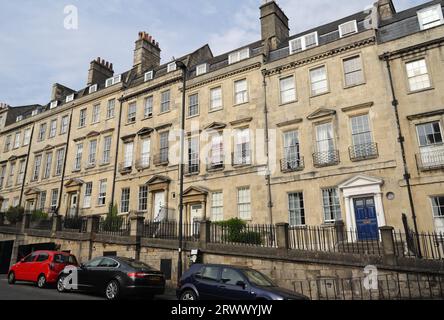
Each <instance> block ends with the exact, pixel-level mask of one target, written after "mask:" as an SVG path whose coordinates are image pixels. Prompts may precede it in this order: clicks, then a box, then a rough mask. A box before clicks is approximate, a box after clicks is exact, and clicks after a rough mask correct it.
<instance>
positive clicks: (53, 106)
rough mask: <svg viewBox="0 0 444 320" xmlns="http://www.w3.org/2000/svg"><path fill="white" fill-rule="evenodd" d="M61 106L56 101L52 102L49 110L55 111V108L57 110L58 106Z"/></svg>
mask: <svg viewBox="0 0 444 320" xmlns="http://www.w3.org/2000/svg"><path fill="white" fill-rule="evenodd" d="M58 105H59V102H58V101H57V100H56V101H53V102H51V104H50V105H49V109H54V108H56V107H57V106H58Z"/></svg>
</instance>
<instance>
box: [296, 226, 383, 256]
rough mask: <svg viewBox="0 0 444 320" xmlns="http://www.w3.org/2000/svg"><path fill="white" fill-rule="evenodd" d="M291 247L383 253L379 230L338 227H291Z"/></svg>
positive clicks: (355, 252) (327, 250) (297, 248)
mask: <svg viewBox="0 0 444 320" xmlns="http://www.w3.org/2000/svg"><path fill="white" fill-rule="evenodd" d="M289 240H290V249H293V250H305V251H324V252H343V253H354V254H372V255H381V254H382V247H381V243H380V235H379V232H375V233H372V234H367V233H365V232H360V231H356V230H345V228H337V227H323V226H322V227H319V226H297V227H289Z"/></svg>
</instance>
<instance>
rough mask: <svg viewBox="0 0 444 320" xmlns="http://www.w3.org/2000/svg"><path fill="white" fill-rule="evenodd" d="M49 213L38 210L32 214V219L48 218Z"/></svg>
mask: <svg viewBox="0 0 444 320" xmlns="http://www.w3.org/2000/svg"><path fill="white" fill-rule="evenodd" d="M48 217H49V216H48V214H47V213H46V212H44V211H42V210H36V211H34V212H33V213H32V215H31V221H39V220H47V219H48Z"/></svg>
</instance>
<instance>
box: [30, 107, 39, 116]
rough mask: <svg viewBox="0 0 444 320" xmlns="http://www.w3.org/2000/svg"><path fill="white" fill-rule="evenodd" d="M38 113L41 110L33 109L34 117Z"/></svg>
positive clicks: (32, 114)
mask: <svg viewBox="0 0 444 320" xmlns="http://www.w3.org/2000/svg"><path fill="white" fill-rule="evenodd" d="M38 114H39V110H38V109H35V110H32V113H31V116H32V117H34V116H36V115H38Z"/></svg>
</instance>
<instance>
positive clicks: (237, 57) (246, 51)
mask: <svg viewBox="0 0 444 320" xmlns="http://www.w3.org/2000/svg"><path fill="white" fill-rule="evenodd" d="M243 55H245V56H243ZM250 55H251V52H250V48H243V49H241V50H238V51H235V52H232V53H230V54H229V55H228V64H233V63H236V62H239V61H242V60H246V59H249V58H250Z"/></svg>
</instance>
